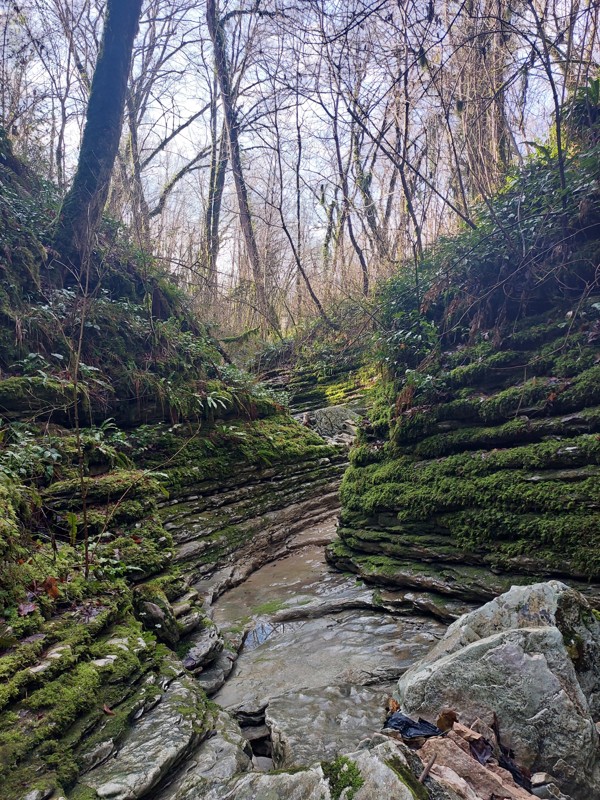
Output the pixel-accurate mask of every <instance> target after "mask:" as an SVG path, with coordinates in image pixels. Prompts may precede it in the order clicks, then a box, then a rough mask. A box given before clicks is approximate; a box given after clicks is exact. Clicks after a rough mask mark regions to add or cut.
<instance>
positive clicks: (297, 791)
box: [194, 767, 331, 800]
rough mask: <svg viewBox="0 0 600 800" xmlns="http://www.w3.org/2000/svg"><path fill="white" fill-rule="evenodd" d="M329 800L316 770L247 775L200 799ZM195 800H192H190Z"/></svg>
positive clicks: (321, 777)
mask: <svg viewBox="0 0 600 800" xmlns="http://www.w3.org/2000/svg"><path fill="white" fill-rule="evenodd" d="M227 798H235V800H258V798H260V800H331V795H330V793H329V785H328V783H327V781H326V779H325V777H324V776H323V772H322V770H321V768H320V767H315V768H313V769H306V770H302V771H301V772H295V773H294V774H292V775H290V774H287V773H280V774H272V773H260V772H251V773H249V774H247V775H243V776H242V777H240V778H237V779H235V780H234V781H230V782H229V783H228V784H226V785H225V786H220V787H216V788H215V789H212V790H210V791H209V792H207V793H206V794H205V795H204V796H203V798H202V800H227ZM194 800H196V798H194Z"/></svg>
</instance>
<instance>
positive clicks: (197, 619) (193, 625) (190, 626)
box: [177, 610, 205, 637]
mask: <svg viewBox="0 0 600 800" xmlns="http://www.w3.org/2000/svg"><path fill="white" fill-rule="evenodd" d="M204 619H205V616H204V614H203V613H202V611H196V610H193V611H190V612H189V614H184V615H183V616H180V617H178V618H177V627H178V628H179V634H180V636H182V637H183V636H189V634H190V633H193V632H194V631H195V630H197V629H198V628H199V627H200V625H201V624H202V621H203V620H204Z"/></svg>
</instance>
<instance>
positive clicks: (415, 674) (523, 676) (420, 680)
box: [398, 581, 600, 800]
mask: <svg viewBox="0 0 600 800" xmlns="http://www.w3.org/2000/svg"><path fill="white" fill-rule="evenodd" d="M599 646H600V626H599V625H598V622H597V621H596V620H595V618H594V616H593V614H592V613H591V611H590V609H589V606H588V604H587V602H586V601H585V599H584V598H583V597H581V596H580V595H578V593H577V592H574V591H573V590H571V589H569V588H568V587H566V586H565V585H564V584H562V583H560V582H558V581H550V582H548V583H544V584H535V585H533V586H528V587H513V588H512V589H511V590H510V591H509V592H507V593H506V594H505V595H502V596H501V597H499V598H497V599H496V600H493V601H491V602H490V603H488V604H486V605H485V606H483V607H482V608H480V609H478V610H476V611H473V612H471V613H470V614H466V615H465V616H463V617H461V618H460V619H459V620H457V621H456V622H455V623H453V624H452V625H451V626H450V628H449V629H448V632H447V634H446V636H445V637H444V638H443V639H442V640H441V642H439V643H438V644H437V645H436V646H435V647H434V648H433V649H432V650H431V651H430V653H429V654H428V655H427V656H425V658H423V659H422V660H421V661H420V662H419V663H418V664H416V665H415V666H414V667H412V668H411V669H410V670H408V672H407V673H405V675H404V676H403V677H402V678H401V679H400V681H399V684H398V690H399V697H400V701H401V703H402V707H403V709H404V711H406V713H408V714H409V715H411V716H415V715H419V714H420V715H422V716H424V717H425V718H429V719H431V720H434V719H435V717H436V715H437V714H438V712H439V711H440V710H441V709H442V708H453V709H455V710H456V711H457V712H459V714H460V716H461V718H462V720H463V721H466V722H470V721H472V720H474V719H475V718H476V717H480V718H482V719H483V720H490V719H492V718H493V715H494V714H496V716H497V719H498V726H499V731H500V736H501V739H502V742H503V744H504V745H506V746H508V747H511V748H512V749H513V750H514V751H515V760H516V762H517V763H518V764H519V765H520V766H522V767H525V768H527V769H529V770H530V771H532V772H536V771H540V772H542V771H544V772H549V773H550V774H552V775H553V776H555V778H556V779H557V782H558V783H559V784H560V788H561V790H562V791H563V792H565V793H567V794H571V795H572V796H573V798H574V800H591V799H592V798H597V797H600V791H599V790H598V788H597V787H598V786H600V760H599V757H598V756H599V752H598V734H597V731H596V728H595V726H594V721H593V715H592V708H595V706H596V703H597V696H598V676H599V674H600V673H599V670H600V663H599V659H598V653H599V650H598V648H599Z"/></svg>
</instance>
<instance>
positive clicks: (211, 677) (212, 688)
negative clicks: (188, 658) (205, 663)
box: [196, 650, 237, 697]
mask: <svg viewBox="0 0 600 800" xmlns="http://www.w3.org/2000/svg"><path fill="white" fill-rule="evenodd" d="M236 658H237V653H232V652H231V651H230V650H223V651H222V652H221V654H220V655H219V656H218V658H217V659H216V661H214V662H213V663H212V664H211V665H210V666H209V667H207V668H206V669H203V670H202V672H201V673H200V674H197V675H196V683H197V684H198V686H200V688H202V689H203V690H204V691H205V692H206V694H207V695H208V696H209V697H210V696H211V695H213V694H214V693H215V692H218V691H219V689H220V688H221V687H222V686H223V684H224V683H225V681H226V680H227V676H228V675H229V673H230V672H231V670H232V669H233V665H234V664H235V660H236Z"/></svg>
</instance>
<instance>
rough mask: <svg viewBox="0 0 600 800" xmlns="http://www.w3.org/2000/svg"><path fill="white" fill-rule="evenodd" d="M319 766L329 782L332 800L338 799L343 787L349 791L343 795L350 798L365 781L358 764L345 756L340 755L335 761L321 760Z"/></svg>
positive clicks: (350, 799)
mask: <svg viewBox="0 0 600 800" xmlns="http://www.w3.org/2000/svg"><path fill="white" fill-rule="evenodd" d="M321 768H322V770H323V775H325V777H326V778H327V781H328V782H329V791H330V793H331V797H332V800H339V798H340V796H341V794H342V792H343V791H344V790H345V789H348V790H349V791H347V792H346V793H345V795H344V797H345V798H346V799H347V800H352V798H353V797H354V795H355V794H356V792H357V791H358V790H359V789H360V788H361V786H363V785H364V782H365V781H364V779H363V777H362V775H361V773H360V769H359V768H358V765H357V764H356V762H355V761H351V760H350V759H349V758H346V756H340V757H339V758H336V759H335V761H322V762H321Z"/></svg>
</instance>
